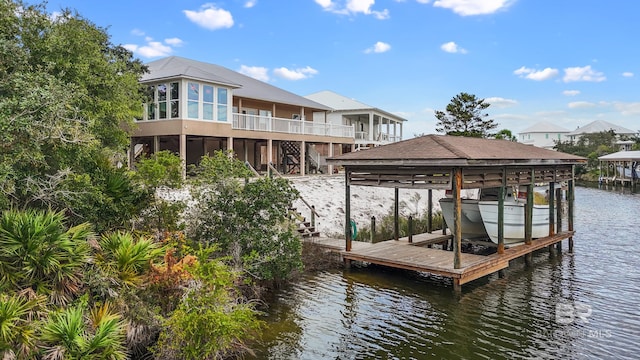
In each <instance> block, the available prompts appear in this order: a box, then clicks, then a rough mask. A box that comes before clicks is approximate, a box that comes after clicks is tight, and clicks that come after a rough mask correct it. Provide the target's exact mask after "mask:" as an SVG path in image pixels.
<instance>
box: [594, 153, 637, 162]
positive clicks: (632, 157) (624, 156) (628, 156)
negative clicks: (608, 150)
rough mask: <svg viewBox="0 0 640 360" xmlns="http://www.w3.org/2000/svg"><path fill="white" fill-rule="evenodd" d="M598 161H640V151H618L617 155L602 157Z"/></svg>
mask: <svg viewBox="0 0 640 360" xmlns="http://www.w3.org/2000/svg"><path fill="white" fill-rule="evenodd" d="M598 159H599V160H606V161H640V151H618V152H617V153H613V154H608V155H604V156H600V157H599V158H598Z"/></svg>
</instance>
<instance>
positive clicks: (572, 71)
mask: <svg viewBox="0 0 640 360" xmlns="http://www.w3.org/2000/svg"><path fill="white" fill-rule="evenodd" d="M562 80H563V81H564V82H573V81H590V82H601V81H605V80H607V78H606V77H605V76H604V74H603V73H601V72H599V71H595V70H593V69H591V65H587V66H584V67H570V68H566V69H564V78H562Z"/></svg>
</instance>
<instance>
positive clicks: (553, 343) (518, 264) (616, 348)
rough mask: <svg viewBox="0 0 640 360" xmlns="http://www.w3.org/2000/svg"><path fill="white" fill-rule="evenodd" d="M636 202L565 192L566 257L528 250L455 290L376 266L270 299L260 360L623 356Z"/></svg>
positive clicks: (636, 303)
mask: <svg viewBox="0 0 640 360" xmlns="http://www.w3.org/2000/svg"><path fill="white" fill-rule="evenodd" d="M638 218H640V198H639V197H636V196H632V195H628V194H625V193H620V192H615V191H614V192H608V191H605V190H602V189H597V188H583V187H578V188H576V222H575V227H576V230H577V233H576V235H575V237H574V239H575V248H574V254H570V253H568V252H567V249H566V245H565V248H564V251H563V252H562V253H561V254H558V255H555V254H554V253H549V252H548V251H546V250H544V251H540V252H538V253H536V254H535V255H534V259H533V260H534V266H533V267H525V266H524V262H523V261H521V260H514V261H513V262H512V265H511V266H510V267H509V269H508V270H506V272H505V277H504V278H499V277H498V276H496V275H492V276H489V277H486V278H484V279H481V280H479V281H475V282H473V283H471V284H469V285H468V286H467V285H465V287H464V290H463V293H462V296H461V297H459V298H457V297H455V296H454V294H453V292H452V291H451V287H450V284H446V282H443V281H442V280H439V279H438V278H437V277H435V278H434V277H429V276H425V275H423V274H416V273H412V272H405V271H395V270H388V269H384V268H380V267H370V268H363V269H358V268H356V269H352V270H351V271H345V272H342V271H331V272H323V273H320V274H316V275H309V276H307V277H306V278H304V279H303V280H302V281H300V282H299V283H297V284H295V285H293V286H291V287H289V288H287V289H284V290H283V291H281V292H279V293H278V294H276V297H275V298H274V299H273V300H272V301H271V303H272V306H271V308H270V309H269V314H268V316H267V318H266V320H267V322H268V323H269V328H268V329H267V330H266V331H265V337H264V347H263V348H261V349H258V353H257V358H260V359H424V358H431V357H436V358H459V359H513V358H542V359H552V358H553V359H556V358H574V359H575V358H578V359H582V358H585V359H588V358H634V357H635V356H634V353H635V351H636V345H635V342H636V341H637V339H638V337H637V336H638V334H640V317H639V314H638V309H639V308H640V300H639V298H640V271H638V270H637V264H638V261H639V260H640V256H638V254H637V253H636V252H634V251H630V250H631V249H632V247H630V245H633V242H635V241H636V239H637V235H636V234H637V228H636V221H637V219H638Z"/></svg>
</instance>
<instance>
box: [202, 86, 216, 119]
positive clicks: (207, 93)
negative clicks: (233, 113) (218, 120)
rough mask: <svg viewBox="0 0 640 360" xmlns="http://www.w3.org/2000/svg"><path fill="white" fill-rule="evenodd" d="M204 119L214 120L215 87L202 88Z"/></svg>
mask: <svg viewBox="0 0 640 360" xmlns="http://www.w3.org/2000/svg"><path fill="white" fill-rule="evenodd" d="M202 118H203V119H205V120H213V86H211V85H203V86H202Z"/></svg>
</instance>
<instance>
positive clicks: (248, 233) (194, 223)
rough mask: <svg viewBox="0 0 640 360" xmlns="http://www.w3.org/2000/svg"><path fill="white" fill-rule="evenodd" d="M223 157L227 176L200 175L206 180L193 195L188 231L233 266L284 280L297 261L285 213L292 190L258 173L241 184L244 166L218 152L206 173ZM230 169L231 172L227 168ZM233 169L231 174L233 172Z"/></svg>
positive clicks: (297, 250)
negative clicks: (193, 208)
mask: <svg viewBox="0 0 640 360" xmlns="http://www.w3.org/2000/svg"><path fill="white" fill-rule="evenodd" d="M228 162H235V163H236V165H234V166H230V167H228V168H227V169H226V170H222V169H221V170H220V172H224V171H227V175H228V176H227V177H225V178H221V177H220V178H217V182H215V183H214V182H212V180H211V179H213V177H206V179H205V180H203V181H204V182H205V184H206V185H208V186H203V187H201V188H199V189H198V190H197V191H196V192H195V194H194V197H195V198H196V199H197V200H198V205H197V206H196V209H195V213H194V216H192V217H191V221H190V226H189V228H190V234H191V235H192V236H191V238H192V239H194V240H195V241H196V242H197V243H198V244H200V245H204V246H210V245H213V244H215V245H216V246H217V247H218V249H219V255H221V256H229V257H230V259H231V261H232V263H233V266H234V267H235V268H237V269H242V270H243V271H244V272H245V274H246V275H248V276H249V277H251V278H254V279H256V280H269V281H279V280H285V279H286V278H288V277H289V276H290V274H291V273H292V272H293V271H294V270H297V269H299V268H301V266H302V262H301V257H300V252H301V244H300V239H299V237H298V236H297V234H296V233H295V232H294V229H293V226H292V222H291V220H290V219H289V217H288V213H289V208H290V206H291V204H292V202H293V201H294V200H295V199H296V198H297V196H298V192H297V191H296V190H295V188H293V186H292V185H291V184H290V183H289V181H288V180H286V179H282V178H276V179H271V178H259V179H256V180H253V181H251V182H248V183H246V184H244V182H243V181H241V180H240V178H239V177H242V176H246V175H247V174H248V172H246V168H244V165H243V164H242V163H241V162H239V161H238V160H235V159H231V158H226V159H225V158H222V157H220V155H218V157H216V158H214V159H212V160H209V159H203V161H202V162H201V163H202V164H207V165H206V166H209V165H211V164H213V165H212V166H211V167H207V169H206V171H203V172H202V173H203V174H206V173H216V172H217V171H216V168H217V166H216V165H215V164H219V165H220V166H226V165H227V164H228ZM230 169H235V170H236V171H235V172H229V170H230ZM234 175H235V176H234Z"/></svg>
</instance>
